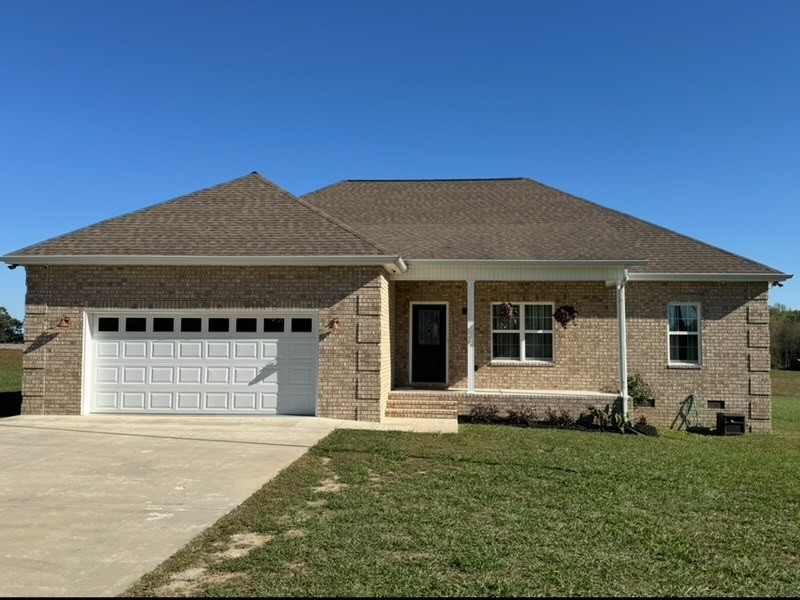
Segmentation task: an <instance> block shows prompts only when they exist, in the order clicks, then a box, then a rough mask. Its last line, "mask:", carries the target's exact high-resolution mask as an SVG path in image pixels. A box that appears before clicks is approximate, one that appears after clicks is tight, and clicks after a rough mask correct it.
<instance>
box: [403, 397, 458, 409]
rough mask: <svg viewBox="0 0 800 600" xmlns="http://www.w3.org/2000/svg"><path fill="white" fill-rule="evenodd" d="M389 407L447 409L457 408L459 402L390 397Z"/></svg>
mask: <svg viewBox="0 0 800 600" xmlns="http://www.w3.org/2000/svg"><path fill="white" fill-rule="evenodd" d="M387 407H392V408H426V409H427V408H434V409H436V408H442V409H446V410H455V409H457V408H458V402H455V401H452V402H442V401H441V400H426V401H425V402H420V401H419V400H392V399H391V398H390V399H389V402H388V403H387Z"/></svg>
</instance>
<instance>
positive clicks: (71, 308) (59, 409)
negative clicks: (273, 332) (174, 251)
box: [22, 266, 390, 421]
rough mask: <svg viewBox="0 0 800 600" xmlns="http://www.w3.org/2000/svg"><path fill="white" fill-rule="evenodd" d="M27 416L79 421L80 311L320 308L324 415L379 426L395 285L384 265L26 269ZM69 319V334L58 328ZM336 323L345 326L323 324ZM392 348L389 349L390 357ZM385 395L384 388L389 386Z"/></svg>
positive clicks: (321, 405) (320, 409) (321, 411)
mask: <svg viewBox="0 0 800 600" xmlns="http://www.w3.org/2000/svg"><path fill="white" fill-rule="evenodd" d="M27 282H28V292H27V300H26V305H27V306H26V315H25V336H26V339H25V342H26V351H25V354H24V357H23V406H22V409H23V412H24V413H25V414H79V413H80V406H81V376H82V375H81V360H82V353H83V311H84V310H87V309H88V310H91V309H156V310H159V309H160V310H180V309H189V308H206V309H259V310H270V309H276V310H286V309H313V310H319V311H320V357H319V404H318V413H317V414H318V415H319V416H325V417H334V418H344V419H359V420H370V421H377V420H380V417H381V402H382V399H384V400H383V402H384V403H385V397H386V396H387V395H388V384H386V383H384V381H383V380H382V377H383V379H386V377H385V375H382V370H381V369H382V368H383V369H384V370H385V369H388V368H390V367H388V366H387V367H382V365H383V364H384V363H383V362H382V356H381V350H382V347H388V343H389V341H388V339H387V331H386V326H385V325H382V318H383V319H384V320H385V319H387V318H388V317H386V316H383V317H382V314H383V313H385V312H386V310H384V308H385V307H386V305H387V303H388V291H387V290H388V282H387V281H386V278H385V276H384V274H383V271H382V269H380V268H368V267H364V268H340V267H319V268H312V267H305V268H289V267H157V266H152V267H151V266H81V267H76V266H70V267H61V266H58V267H56V266H51V267H42V266H32V267H28V268H27ZM62 316H69V317H70V318H71V321H72V322H71V326H70V328H69V329H58V328H56V327H55V325H56V324H57V323H58V321H59V320H60V319H61V317H62ZM334 317H338V318H339V322H340V329H339V331H338V332H335V333H327V332H326V329H325V326H326V324H327V323H328V322H329V321H330V320H331V319H332V318H334ZM385 352H386V351H385V350H384V353H385ZM384 388H386V389H384Z"/></svg>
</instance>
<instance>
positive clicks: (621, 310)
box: [617, 269, 628, 419]
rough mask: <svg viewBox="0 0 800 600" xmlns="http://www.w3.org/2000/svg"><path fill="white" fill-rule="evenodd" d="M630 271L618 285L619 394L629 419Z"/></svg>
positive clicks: (625, 414) (624, 273) (624, 274)
mask: <svg viewBox="0 0 800 600" xmlns="http://www.w3.org/2000/svg"><path fill="white" fill-rule="evenodd" d="M627 281H628V269H623V271H622V280H621V281H620V282H618V283H617V327H618V330H619V335H618V337H619V393H620V395H621V396H622V415H623V416H624V417H625V418H626V419H627V418H628V332H627V329H626V325H625V283H626V282H627Z"/></svg>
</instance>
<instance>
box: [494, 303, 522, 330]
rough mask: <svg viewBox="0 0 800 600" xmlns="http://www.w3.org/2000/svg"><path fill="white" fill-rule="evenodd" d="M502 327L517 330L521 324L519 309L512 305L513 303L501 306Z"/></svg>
mask: <svg viewBox="0 0 800 600" xmlns="http://www.w3.org/2000/svg"><path fill="white" fill-rule="evenodd" d="M498 318H499V319H500V325H501V326H502V327H504V328H508V329H511V328H516V327H517V324H518V322H519V308H518V307H516V306H514V305H513V304H511V302H504V303H503V304H501V305H500V315H499V317H498Z"/></svg>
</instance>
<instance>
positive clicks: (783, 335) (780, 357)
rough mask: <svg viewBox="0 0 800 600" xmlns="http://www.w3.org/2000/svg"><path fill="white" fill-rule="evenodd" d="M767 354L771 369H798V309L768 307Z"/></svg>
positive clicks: (783, 306) (782, 305)
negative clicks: (768, 339)
mask: <svg viewBox="0 0 800 600" xmlns="http://www.w3.org/2000/svg"><path fill="white" fill-rule="evenodd" d="M769 338H770V343H769V354H770V363H771V366H772V368H773V369H794V370H798V371H800V310H791V309H789V308H787V307H786V306H785V305H784V304H775V305H774V306H770V307H769Z"/></svg>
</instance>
